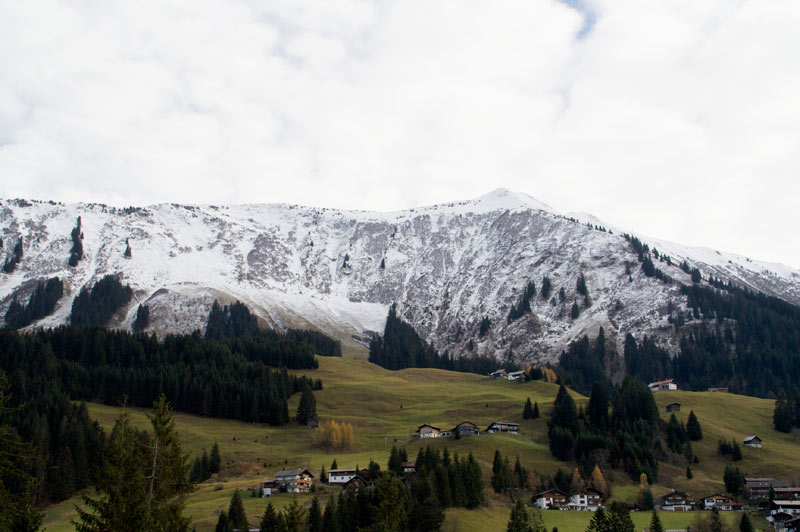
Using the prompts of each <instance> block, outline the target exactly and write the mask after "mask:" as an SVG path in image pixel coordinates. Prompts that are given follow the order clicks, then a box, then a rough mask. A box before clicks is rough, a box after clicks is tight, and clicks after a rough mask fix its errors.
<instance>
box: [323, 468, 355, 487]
mask: <svg viewBox="0 0 800 532" xmlns="http://www.w3.org/2000/svg"><path fill="white" fill-rule="evenodd" d="M354 476H356V470H355V469H331V470H330V471H328V484H334V485H340V484H345V483H346V482H347V481H348V480H350V479H351V478H353V477H354Z"/></svg>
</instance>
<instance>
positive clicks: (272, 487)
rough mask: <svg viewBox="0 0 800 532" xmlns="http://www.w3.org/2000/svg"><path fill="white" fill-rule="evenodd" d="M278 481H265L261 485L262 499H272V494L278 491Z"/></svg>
mask: <svg viewBox="0 0 800 532" xmlns="http://www.w3.org/2000/svg"><path fill="white" fill-rule="evenodd" d="M279 487H280V486H279V485H278V481H277V480H275V479H274V478H273V479H269V480H265V481H264V482H262V483H261V496H262V497H272V494H273V493H274V492H276V491H278V488H279Z"/></svg>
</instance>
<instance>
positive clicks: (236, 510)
mask: <svg viewBox="0 0 800 532" xmlns="http://www.w3.org/2000/svg"><path fill="white" fill-rule="evenodd" d="M228 525H229V526H230V527H231V528H238V529H239V530H248V529H249V528H250V524H249V523H248V522H247V514H245V512H244V503H243V502H242V493H241V492H240V491H239V490H238V488H237V489H236V490H235V491H234V492H233V496H232V497H231V504H230V506H229V507H228Z"/></svg>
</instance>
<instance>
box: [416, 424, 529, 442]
mask: <svg viewBox="0 0 800 532" xmlns="http://www.w3.org/2000/svg"><path fill="white" fill-rule="evenodd" d="M496 432H503V433H506V434H519V423H511V422H508V421H495V422H494V423H492V424H491V425H489V426H488V427H487V428H486V430H483V431H482V430H480V429H479V428H478V425H476V424H475V423H473V422H471V421H462V422H461V423H459V424H458V425H456V426H455V427H453V428H452V429H449V430H444V429H442V428H441V427H437V426H436V425H430V424H428V423H425V424H424V425H420V426H419V427H417V430H416V431H414V433H415V434H416V436H417V437H418V438H463V437H466V436H479V435H481V434H494V433H496Z"/></svg>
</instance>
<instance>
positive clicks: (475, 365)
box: [368, 304, 497, 375]
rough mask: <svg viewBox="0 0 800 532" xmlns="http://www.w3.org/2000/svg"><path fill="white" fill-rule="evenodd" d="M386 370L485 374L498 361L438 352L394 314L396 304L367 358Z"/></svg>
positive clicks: (392, 307) (395, 312) (371, 343)
mask: <svg viewBox="0 0 800 532" xmlns="http://www.w3.org/2000/svg"><path fill="white" fill-rule="evenodd" d="M368 360H369V361H370V362H372V363H373V364H377V365H379V366H381V367H382V368H386V369H391V370H395V369H405V368H439V369H447V370H451V371H461V372H464V373H478V374H481V375H486V374H488V373H491V372H492V371H494V370H495V369H497V361H496V360H495V359H493V358H489V357H458V358H454V357H451V356H450V355H449V354H448V353H447V352H445V353H444V354H441V355H440V354H439V353H438V352H437V351H436V349H434V348H433V347H432V346H431V345H430V344H428V343H427V342H426V341H425V340H423V339H422V338H421V337H420V336H419V334H417V331H416V330H414V327H412V326H411V325H410V324H408V323H406V322H405V321H403V320H402V319H401V318H400V317H399V316H398V315H397V305H396V304H393V305H392V306H391V307H390V308H389V315H388V316H387V317H386V326H385V327H384V329H383V336H375V337H374V338H372V340H371V341H370V344H369V359H368Z"/></svg>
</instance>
